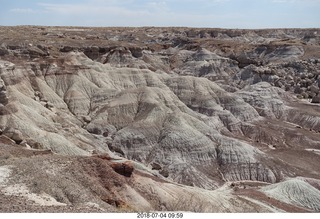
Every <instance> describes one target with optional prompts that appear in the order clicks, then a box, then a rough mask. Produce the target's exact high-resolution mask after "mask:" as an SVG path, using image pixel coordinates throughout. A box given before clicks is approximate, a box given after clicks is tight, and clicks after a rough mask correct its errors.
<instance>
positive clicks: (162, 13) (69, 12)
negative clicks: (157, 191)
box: [0, 0, 320, 28]
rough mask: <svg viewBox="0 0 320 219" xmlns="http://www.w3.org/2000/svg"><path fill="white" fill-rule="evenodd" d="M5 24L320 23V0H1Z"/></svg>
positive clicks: (234, 25) (276, 25) (300, 25)
mask: <svg viewBox="0 0 320 219" xmlns="http://www.w3.org/2000/svg"><path fill="white" fill-rule="evenodd" d="M0 25H58V26H188V27H220V28H293V27H297V28H307V27H318V28H320V0H162V1H155V0H0Z"/></svg>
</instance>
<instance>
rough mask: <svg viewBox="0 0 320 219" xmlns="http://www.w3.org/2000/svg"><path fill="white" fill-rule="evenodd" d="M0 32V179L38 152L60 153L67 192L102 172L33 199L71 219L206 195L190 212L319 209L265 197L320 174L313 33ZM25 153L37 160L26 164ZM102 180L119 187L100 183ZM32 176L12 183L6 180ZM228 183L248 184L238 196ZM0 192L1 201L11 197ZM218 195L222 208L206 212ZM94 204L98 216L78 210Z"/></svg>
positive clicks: (166, 206)
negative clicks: (70, 210)
mask: <svg viewBox="0 0 320 219" xmlns="http://www.w3.org/2000/svg"><path fill="white" fill-rule="evenodd" d="M8 29H10V30H11V32H10V34H11V35H10V38H8V37H6V36H7V35H6V34H8V33H7V32H8ZM0 30H1V33H2V35H1V36H3V37H2V38H1V42H2V44H1V50H0V58H1V60H0V75H1V81H0V104H1V105H0V112H1V119H0V127H1V142H2V143H3V146H2V149H1V150H2V153H3V154H7V155H3V158H2V160H1V165H6V166H5V167H4V168H5V169H3V171H6V172H8V171H9V170H8V169H10V170H12V174H13V175H14V174H18V173H19V169H21V171H22V173H19V174H22V175H24V174H27V172H28V171H30V170H28V171H27V170H26V169H27V168H29V167H27V166H28V165H31V164H29V163H30V162H32V160H33V159H34V160H35V162H39V165H44V163H43V162H45V161H44V160H43V159H44V158H43V157H42V156H45V157H46V158H45V159H49V160H53V161H52V163H54V160H55V157H57V164H54V165H56V166H60V165H62V166H63V165H64V164H62V163H64V162H67V163H68V165H67V164H66V165H67V166H68V167H70V168H72V171H76V169H77V168H79V170H80V173H79V174H78V175H73V174H71V175H69V173H68V174H65V173H62V172H59V173H55V174H54V175H59V174H61V178H62V180H66V178H71V179H72V180H71V181H68V180H66V181H65V182H64V181H63V182H64V183H65V184H66V186H67V187H68V186H69V184H72V183H74V181H73V180H77V179H78V178H79V177H81V174H87V172H88V168H89V169H90V168H98V166H99V168H100V167H101V165H103V166H104V167H103V168H100V169H99V171H98V172H97V173H95V174H94V175H90V177H88V181H86V182H82V183H80V184H77V186H79V187H77V188H78V189H79V191H80V190H81V188H82V187H87V186H89V188H91V187H90V186H92V188H95V189H91V190H90V191H87V192H86V195H87V196H88V197H87V198H83V199H80V198H79V199H76V198H74V197H73V196H72V197H73V198H70V197H69V198H68V197H67V196H66V195H63V194H69V193H68V192H69V191H68V190H69V189H68V188H66V189H65V191H64V193H63V192H62V193H59V194H60V196H59V195H58V194H57V193H54V192H52V191H49V190H48V188H46V187H45V186H43V185H41V186H40V187H39V188H38V189H39V190H37V192H36V193H37V194H38V193H39V194H41V192H44V193H45V194H47V195H50V196H53V198H54V199H55V200H56V201H57V202H59V203H62V205H63V204H66V205H72V206H77V207H75V208H74V211H86V210H88V211H91V210H92V211H96V210H97V211H111V209H113V210H117V209H119V206H121V208H122V207H124V208H125V209H126V208H128V209H127V210H129V209H139V210H148V209H156V210H175V209H170V208H174V206H175V204H174V202H177V200H176V198H178V197H179V196H180V194H182V193H184V191H188V192H187V194H189V196H188V195H186V196H185V197H183V198H184V199H186V200H189V199H191V198H190V197H192V199H194V200H198V199H199V200H200V199H204V196H206V195H205V194H206V192H208V190H210V195H208V196H206V198H205V203H204V204H203V206H201V208H200V207H199V206H197V210H199V211H208V212H217V211H228V210H227V209H228V208H230V211H233V212H237V211H245V212H246V211H277V210H279V206H277V207H276V206H275V204H274V203H273V202H271V201H270V202H263V201H261V200H259V198H257V197H260V196H261V197H262V196H264V195H270V197H272V198H274V199H277V200H280V201H283V203H284V205H285V207H283V208H280V209H282V210H284V211H318V209H319V208H318V207H317V204H315V205H316V206H315V205H310V204H308V202H310V201H308V200H296V199H294V200H289V201H288V200H287V199H286V198H284V199H283V200H282V199H281V197H285V195H286V194H288V193H290V192H287V191H284V192H283V193H285V194H283V195H282V196H281V197H280V196H279V197H278V196H277V197H275V196H272V194H274V193H273V191H275V190H274V188H276V189H280V190H281V191H283V190H282V186H283V185H286V183H288V184H290V186H291V182H293V181H290V180H289V181H287V178H295V177H298V176H303V177H306V178H312V179H319V177H320V172H319V171H318V168H317V167H318V166H319V164H320V163H319V159H318V158H319V152H318V151H320V148H319V147H320V144H319V143H320V135H319V131H320V120H319V116H320V113H319V110H318V107H319V106H318V105H317V104H316V103H317V102H319V101H317V97H318V96H319V95H320V94H319V83H318V82H319V80H318V74H319V72H320V61H319V60H320V53H319V48H320V45H319V37H318V35H317V30H314V29H308V30H281V31H280V32H281V33H280V32H279V33H278V32H277V31H274V30H256V31H254V30H252V31H246V30H219V29H188V28H177V29H172V28H109V29H108V28H78V29H77V28H67V27H59V28H58V27H56V28H54V27H1V28H0ZM89 33H90V34H89ZM92 34H93V35H92ZM89 35H90V36H89ZM5 145H7V146H5ZM12 148H14V149H12ZM8 150H9V151H8ZM31 152H32V153H35V156H34V157H32V156H31V155H30V156H27V155H21V154H23V153H26V154H28V153H31ZM16 156H22V157H23V159H22V161H21V162H26V163H25V164H22V163H21V162H16V161H14V159H13V158H12V157H16ZM101 156H102V157H101ZM104 156H105V157H104ZM5 157H7V158H5ZM75 157H76V158H75ZM12 159H13V160H12ZM61 162H62V163H61ZM128 162H129V163H128ZM70 163H71V164H70ZM69 164H70V165H71V166H70V165H69ZM8 165H9V166H8ZM15 167H16V169H15ZM30 168H31V167H30ZM34 168H35V167H34ZM57 168H58V167H57ZM49 169H50V168H49ZM58 169H59V168H58ZM23 171H27V172H23ZM37 171H39V174H40V173H41V174H44V175H45V174H46V172H43V173H42V172H41V171H42V170H37ZM48 171H49V172H50V171H51V170H48ZM52 171H54V170H52ZM70 171H71V170H70ZM81 171H82V172H81ZM86 171H87V172H86ZM100 171H103V174H105V176H103V175H101V174H102V173H101V172H100ZM9 172H10V171H9ZM32 174H33V173H32ZM48 174H49V173H48ZM110 174H111V175H112V174H113V175H114V174H118V175H120V176H119V177H120V178H119V179H118V181H113V182H105V180H107V179H104V178H103V177H106V176H107V175H110ZM101 177H102V178H101ZM28 180H29V178H28V179H27V180H25V181H23V182H22V181H21V179H19V178H15V177H13V180H12V183H18V184H19V183H20V184H21V183H22V184H23V185H25V184H26V185H28ZM97 180H98V181H99V182H101V180H102V181H103V182H104V183H107V184H103V185H104V187H103V191H104V193H106V195H105V196H104V197H101V196H97V195H96V194H97V193H98V190H97V189H96V186H98V184H97ZM128 180H129V181H128ZM293 180H296V179H293ZM20 181H21V182H20ZM39 181H40V182H39V183H40V184H42V183H43V182H42V181H41V180H39ZM233 182H241V183H242V182H243V185H244V187H248V185H250V183H248V182H253V184H252V185H251V187H252V188H250V189H251V190H248V192H246V191H242V190H243V188H242V187H243V185H242V184H241V186H238V185H240V184H236V186H235V184H233ZM294 182H295V184H294V185H296V184H299V186H300V184H301V188H303V189H298V190H299V191H298V193H300V192H303V191H304V189H309V187H310V186H311V187H312V188H313V189H315V190H317V189H318V188H316V187H314V186H313V185H309V184H308V186H309V187H308V186H306V185H305V184H306V183H308V182H303V183H304V184H303V183H300V181H299V180H298V181H294ZM20 184H19V185H20ZM268 184H272V185H269V186H267V187H265V185H268ZM107 185H108V186H107ZM111 185H112V186H111ZM117 185H118V186H117ZM8 186H10V184H8V183H6V184H5V185H4V188H5V191H7V192H6V193H5V194H7V195H14V194H13V193H10V191H9V190H10V188H9V190H8V188H7V187H8ZM52 186H53V187H55V186H56V184H55V183H52ZM148 186H149V187H150V189H149V190H148V189H147V188H148ZM179 186H182V187H181V188H180V187H179ZM189 186H191V187H189ZM299 186H293V187H292V189H293V190H295V189H296V188H300V187H299ZM57 187H59V186H57ZM249 187H250V186H249ZM261 187H265V188H262V189H261V190H260V188H261ZM22 188H23V189H24V191H26V190H28V191H29V190H30V189H31V188H30V187H28V186H27V188H24V187H22ZM290 188H291V187H290ZM70 190H72V189H71V188H70ZM146 190H148V191H146ZM160 190H161V191H160ZM280 190H279V191H280ZM8 191H9V192H8ZM150 191H152V192H150ZM262 191H263V192H262ZM277 191H278V190H277ZM308 191H309V190H308ZM317 191H318V190H317ZM75 193H76V192H75ZM107 193H108V194H109V193H110V194H116V197H117V199H112V198H111V197H112V195H110V194H109V195H107ZM163 194H168V196H170V197H171V198H169V197H167V196H165V195H163ZM211 194H212V195H211ZM254 194H256V195H257V194H259V195H258V196H254ZM222 195H226V197H227V198H224V199H223V200H224V201H222V202H225V204H221V205H213V204H212V203H214V202H215V201H216V200H219V199H220V196H222ZM242 196H245V197H247V198H246V199H241V198H240V197H242ZM26 197H27V198H28V197H29V198H30V196H28V195H25V196H24V198H26ZM57 197H60V198H58V199H59V200H57ZM66 197H67V198H66ZM317 198H319V197H318V196H317V193H315V197H314V200H316V199H317ZM91 199H92V200H95V201H93V202H94V203H96V204H97V205H98V206H100V207H99V208H97V207H92V206H97V205H95V204H89V205H85V206H86V207H83V205H84V203H85V202H89V201H88V200H91ZM252 199H254V200H256V201H253V200H252ZM75 200H76V201H75ZM137 200H139V201H141V203H142V204H141V206H137V205H136V204H134V203H135V201H137ZM244 200H246V201H244ZM59 203H58V204H59ZM103 203H106V204H103ZM191 203H192V202H191ZM56 204H57V203H56ZM225 205H228V206H229V207H225ZM241 205H243V206H244V207H243V209H242V210H241ZM266 205H267V206H268V207H266ZM88 206H89V207H88ZM90 206H91V207H90ZM177 206H178V205H177ZM180 207H181V206H180ZM59 208H60V209H61V211H65V209H64V208H63V206H62V207H61V206H60V207H59ZM176 208H178V207H176ZM189 208H190V209H189V210H193V211H196V210H195V209H196V207H195V206H193V205H192V206H191V205H190V207H189ZM191 208H194V209H191ZM30 209H31V208H30ZM288 209H289V210H288ZM290 209H291V210H290ZM176 210H179V209H176ZM181 210H188V209H181ZM58 211H59V210H58Z"/></svg>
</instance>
